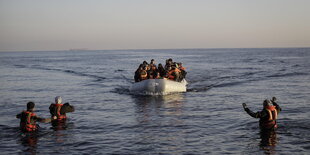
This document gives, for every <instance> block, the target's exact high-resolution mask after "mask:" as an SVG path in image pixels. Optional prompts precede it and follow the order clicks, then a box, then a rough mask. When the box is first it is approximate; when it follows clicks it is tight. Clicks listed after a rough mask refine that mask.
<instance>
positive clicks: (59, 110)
mask: <svg viewBox="0 0 310 155" xmlns="http://www.w3.org/2000/svg"><path fill="white" fill-rule="evenodd" d="M61 103H62V99H61V97H60V96H57V97H55V103H52V104H51V105H50V107H49V110H50V113H51V118H52V121H64V120H66V118H67V116H66V113H68V112H74V107H73V106H71V105H70V104H69V103H65V104H61Z"/></svg>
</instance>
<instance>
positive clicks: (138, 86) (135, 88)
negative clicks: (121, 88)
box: [130, 79, 187, 95]
mask: <svg viewBox="0 0 310 155" xmlns="http://www.w3.org/2000/svg"><path fill="white" fill-rule="evenodd" d="M186 85H187V82H186V80H183V81H181V82H176V81H172V80H167V79H148V80H143V81H140V82H136V83H134V84H133V85H132V86H131V88H130V92H131V93H135V94H146V95H166V94H171V93H181V92H186Z"/></svg>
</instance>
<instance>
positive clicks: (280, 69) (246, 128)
mask: <svg viewBox="0 0 310 155" xmlns="http://www.w3.org/2000/svg"><path fill="white" fill-rule="evenodd" d="M168 58H172V59H173V60H174V61H176V62H182V63H183V66H184V67H186V69H187V72H188V74H187V78H186V79H187V81H188V83H189V85H188V88H187V89H188V90H187V92H186V93H180V94H172V95H166V96H141V95H133V94H131V93H130V92H129V88H130V86H131V85H132V84H133V82H134V80H133V77H134V72H135V70H136V69H137V67H138V66H139V64H140V63H142V62H143V61H144V60H146V61H148V62H149V61H150V60H151V59H155V61H156V63H157V64H158V63H162V64H165V60H166V59H168ZM56 96H62V98H63V102H69V103H70V104H71V105H73V106H75V109H76V111H75V112H73V113H68V114H67V115H68V117H69V119H68V120H67V122H66V124H65V125H63V126H62V127H61V128H57V127H53V126H52V125H51V124H49V123H47V124H44V123H39V124H40V127H41V128H40V131H39V132H38V133H33V134H24V133H21V132H20V131H19V129H18V126H19V120H18V119H16V117H15V116H16V114H18V113H20V112H21V111H22V110H24V109H26V103H27V102H28V101H33V102H35V103H36V113H37V115H38V116H40V117H44V118H47V117H50V115H49V110H48V107H49V105H50V104H51V103H52V102H53V101H54V98H55V97H56ZM273 96H275V97H277V99H278V104H279V105H280V106H281V108H282V112H281V113H280V114H279V116H278V118H279V119H278V126H279V128H278V130H276V132H270V133H267V134H266V133H262V132H260V130H259V127H258V119H255V118H251V117H250V116H249V115H248V114H247V113H246V112H245V111H244V110H243V108H242V105H241V104H242V103H247V105H248V107H249V108H250V109H251V110H253V111H260V110H261V109H262V102H263V100H264V99H267V98H268V99H270V98H271V97H273ZM309 102H310V48H272V49H169V50H98V51H34V52H0V114H1V117H0V130H1V132H0V150H1V152H0V154H18V153H20V154H209V153H210V154H264V153H265V154H295V153H298V154H309V152H310V136H309V135H310V123H309V122H310V118H309V116H310V112H309V111H310V103H309Z"/></svg>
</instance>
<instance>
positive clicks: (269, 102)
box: [263, 99, 272, 107]
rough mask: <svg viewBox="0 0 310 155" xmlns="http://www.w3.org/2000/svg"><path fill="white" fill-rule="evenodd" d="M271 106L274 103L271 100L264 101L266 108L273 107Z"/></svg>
mask: <svg viewBox="0 0 310 155" xmlns="http://www.w3.org/2000/svg"><path fill="white" fill-rule="evenodd" d="M271 105H272V103H271V101H270V100H268V99H266V100H264V102H263V106H264V107H267V106H271Z"/></svg>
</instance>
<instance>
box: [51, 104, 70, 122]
mask: <svg viewBox="0 0 310 155" xmlns="http://www.w3.org/2000/svg"><path fill="white" fill-rule="evenodd" d="M52 105H53V106H54V107H56V116H57V120H58V121H61V120H64V119H66V118H67V116H66V114H64V115H62V114H60V109H61V107H62V106H63V104H52Z"/></svg>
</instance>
